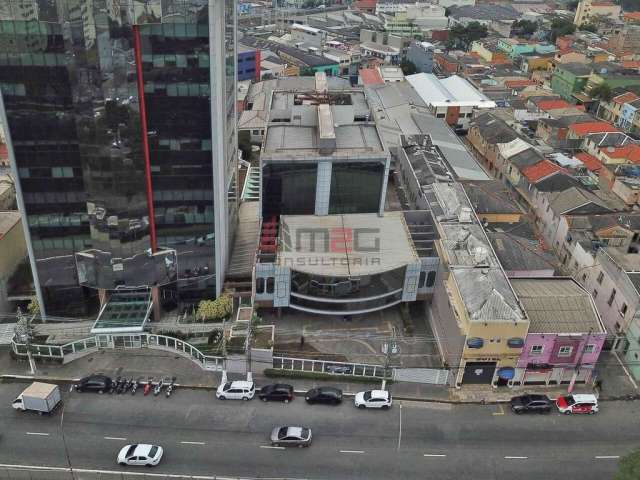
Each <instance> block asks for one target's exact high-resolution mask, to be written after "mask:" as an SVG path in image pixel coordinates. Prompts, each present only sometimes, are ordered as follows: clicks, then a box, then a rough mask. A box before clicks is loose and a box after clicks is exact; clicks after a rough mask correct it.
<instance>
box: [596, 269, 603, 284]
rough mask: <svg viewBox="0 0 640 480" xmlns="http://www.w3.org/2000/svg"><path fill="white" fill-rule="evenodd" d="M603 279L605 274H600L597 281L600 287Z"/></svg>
mask: <svg viewBox="0 0 640 480" xmlns="http://www.w3.org/2000/svg"><path fill="white" fill-rule="evenodd" d="M603 278H604V273H602V272H600V273H599V274H598V279H597V282H598V285H602V279H603Z"/></svg>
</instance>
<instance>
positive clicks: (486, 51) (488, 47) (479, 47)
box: [470, 39, 511, 63]
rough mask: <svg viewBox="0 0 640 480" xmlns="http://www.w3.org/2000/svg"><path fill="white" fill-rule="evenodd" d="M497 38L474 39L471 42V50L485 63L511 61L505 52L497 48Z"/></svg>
mask: <svg viewBox="0 0 640 480" xmlns="http://www.w3.org/2000/svg"><path fill="white" fill-rule="evenodd" d="M498 41H499V40H497V39H482V40H475V41H474V42H472V43H471V50H470V51H471V52H473V53H476V54H478V56H479V57H480V58H481V59H482V60H484V61H485V62H486V63H508V62H511V60H510V59H509V57H508V55H507V52H506V51H504V50H500V49H499V48H498Z"/></svg>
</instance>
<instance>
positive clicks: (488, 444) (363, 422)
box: [0, 384, 640, 480]
mask: <svg viewBox="0 0 640 480" xmlns="http://www.w3.org/2000/svg"><path fill="white" fill-rule="evenodd" d="M24 386H25V385H24V384H2V385H0V425H2V428H1V432H0V435H1V436H0V464H21V465H22V464H24V465H46V466H55V467H67V466H68V462H67V453H68V458H69V461H70V462H71V464H72V465H73V467H75V468H89V469H105V470H121V469H123V468H124V467H120V466H118V465H117V464H116V463H115V457H116V454H117V452H118V451H119V449H120V448H121V447H122V446H123V445H125V444H127V443H135V442H147V443H157V444H160V445H162V446H163V447H164V449H165V457H164V459H163V461H162V463H161V464H160V465H159V466H158V467H156V468H154V469H153V472H154V473H172V474H186V475H221V476H244V477H287V478H296V479H298V478H299V479H302V478H305V479H340V480H345V479H384V480H390V479H400V480H408V479H424V478H429V479H437V480H440V479H456V480H459V479H467V478H469V479H474V480H484V479H510V480H512V479H514V478H518V479H536V480H540V479H541V478H542V479H545V478H546V479H558V478H567V479H574V478H580V479H581V480H588V479H594V480H595V479H598V480H602V479H609V478H612V476H613V473H614V472H615V470H616V468H617V457H618V456H621V455H624V454H625V453H627V452H628V451H629V450H631V449H633V448H636V447H638V446H639V444H640V442H639V440H638V439H639V437H638V426H639V423H640V420H639V419H640V415H639V414H640V404H639V403H637V402H619V403H616V402H607V403H603V404H601V411H600V413H599V414H597V415H594V416H564V415H560V414H557V413H553V414H550V415H533V416H516V415H513V414H512V413H510V412H509V411H505V409H502V408H500V407H496V406H479V405H478V406H458V405H456V406H452V405H447V404H422V403H417V402H415V403H414V402H403V403H402V408H401V404H400V402H397V403H396V404H394V406H393V408H392V409H391V410H389V411H361V410H357V409H355V408H354V406H353V403H352V400H351V399H346V401H345V402H344V403H343V404H342V405H341V406H338V407H332V406H324V405H314V406H308V405H306V404H305V402H304V400H303V399H302V398H301V397H298V398H296V399H295V400H294V401H293V402H292V403H290V404H288V405H285V404H277V403H262V402H259V401H258V400H257V399H256V400H252V401H250V402H242V401H231V400H227V401H220V400H216V399H215V397H214V395H213V393H212V392H210V391H186V390H179V389H178V390H176V392H175V394H174V396H172V397H171V398H169V399H167V398H165V397H164V396H161V397H153V396H149V397H144V396H142V395H141V392H138V394H137V395H136V396H131V395H129V394H126V395H121V396H118V395H113V396H111V395H97V394H89V393H84V394H79V393H75V392H73V393H68V392H65V393H64V396H63V398H64V401H65V402H64V409H63V410H58V411H57V412H56V413H55V414H54V415H53V416H51V417H47V416H39V415H37V414H32V413H20V412H16V411H14V410H13V409H11V407H10V403H11V401H12V400H13V398H14V397H15V395H17V394H18V393H19V392H20V391H21V390H22V388H24ZM285 424H293V425H295V424H301V425H305V426H309V427H311V429H312V431H313V434H314V443H313V445H311V447H310V448H308V449H297V448H293V449H291V448H290V449H278V448H271V447H270V445H269V442H268V435H269V432H270V431H271V429H272V428H273V427H274V426H277V425H285ZM63 432H64V440H65V441H63V438H62V433H63ZM65 443H66V449H65ZM127 468H128V469H129V470H130V471H131V470H135V471H144V472H148V471H149V470H147V469H142V470H141V469H140V468H136V467H127Z"/></svg>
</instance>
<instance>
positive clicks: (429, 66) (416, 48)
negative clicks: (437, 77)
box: [407, 42, 435, 73]
mask: <svg viewBox="0 0 640 480" xmlns="http://www.w3.org/2000/svg"><path fill="white" fill-rule="evenodd" d="M434 49H435V47H434V46H433V44H432V43H429V42H413V43H412V44H411V46H409V50H408V52H407V60H409V61H410V62H412V63H413V64H414V65H415V66H416V70H417V71H418V72H419V73H431V72H433V51H434Z"/></svg>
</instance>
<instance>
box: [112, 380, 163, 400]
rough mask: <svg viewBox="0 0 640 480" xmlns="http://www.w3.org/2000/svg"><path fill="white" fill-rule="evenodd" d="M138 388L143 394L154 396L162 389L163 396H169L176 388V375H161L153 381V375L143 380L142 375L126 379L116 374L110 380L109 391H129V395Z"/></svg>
mask: <svg viewBox="0 0 640 480" xmlns="http://www.w3.org/2000/svg"><path fill="white" fill-rule="evenodd" d="M138 388H142V390H143V394H144V395H149V394H151V393H153V395H154V396H156V397H157V396H158V395H160V393H162V391H163V390H164V394H165V396H166V397H167V398H169V397H170V396H171V394H172V393H173V391H174V390H175V388H176V377H162V378H160V380H158V381H157V382H154V381H153V377H149V379H148V380H147V381H146V382H144V381H143V379H142V377H140V378H138V379H137V380H134V379H133V377H131V378H129V379H127V378H126V377H122V376H118V377H117V378H116V379H115V380H114V381H113V382H111V386H110V387H109V393H111V394H114V393H115V394H118V395H120V394H123V393H127V392H131V395H135V394H136V391H137V390H138Z"/></svg>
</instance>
